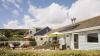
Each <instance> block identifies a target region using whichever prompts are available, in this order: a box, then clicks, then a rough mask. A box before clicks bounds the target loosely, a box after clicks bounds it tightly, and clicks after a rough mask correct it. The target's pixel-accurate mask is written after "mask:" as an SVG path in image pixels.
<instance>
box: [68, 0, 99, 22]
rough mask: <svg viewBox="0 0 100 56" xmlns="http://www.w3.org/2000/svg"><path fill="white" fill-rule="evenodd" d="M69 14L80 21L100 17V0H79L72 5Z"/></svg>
mask: <svg viewBox="0 0 100 56" xmlns="http://www.w3.org/2000/svg"><path fill="white" fill-rule="evenodd" d="M69 13H70V14H71V15H72V16H74V17H76V18H77V20H78V21H81V20H85V19H88V18H91V17H95V16H98V15H100V0H78V1H76V2H75V3H73V4H72V6H71V8H70V9H69Z"/></svg>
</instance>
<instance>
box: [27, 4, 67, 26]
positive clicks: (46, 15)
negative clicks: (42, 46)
mask: <svg viewBox="0 0 100 56" xmlns="http://www.w3.org/2000/svg"><path fill="white" fill-rule="evenodd" d="M67 10H68V9H67V7H64V6H62V5H59V4H57V3H52V4H51V5H50V6H48V7H46V8H37V7H35V6H33V5H31V4H30V5H29V10H28V11H29V13H30V14H31V15H32V16H33V17H34V18H35V19H37V20H38V21H37V23H36V24H38V25H40V26H41V24H42V25H44V26H47V25H49V26H54V25H55V26H57V25H59V24H62V23H64V22H65V21H66V20H67V12H68V11H67ZM60 26H61V25H60Z"/></svg>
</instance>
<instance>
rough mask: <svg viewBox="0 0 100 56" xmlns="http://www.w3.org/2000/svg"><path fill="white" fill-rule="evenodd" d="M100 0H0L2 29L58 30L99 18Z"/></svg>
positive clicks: (0, 26)
mask: <svg viewBox="0 0 100 56" xmlns="http://www.w3.org/2000/svg"><path fill="white" fill-rule="evenodd" d="M99 5H100V0H0V28H1V29H27V28H33V27H46V26H49V27H51V28H59V27H62V26H66V25H69V24H71V23H72V22H71V18H74V17H75V18H76V22H79V21H83V20H86V19H88V18H92V17H95V16H100V7H99Z"/></svg>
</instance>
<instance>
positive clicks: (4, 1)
mask: <svg viewBox="0 0 100 56" xmlns="http://www.w3.org/2000/svg"><path fill="white" fill-rule="evenodd" d="M1 1H2V5H3V6H4V8H8V5H9V4H14V5H15V6H16V7H17V8H18V9H20V5H19V4H20V3H21V2H22V1H21V0H1Z"/></svg>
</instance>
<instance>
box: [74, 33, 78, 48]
mask: <svg viewBox="0 0 100 56" xmlns="http://www.w3.org/2000/svg"><path fill="white" fill-rule="evenodd" d="M74 49H78V34H74Z"/></svg>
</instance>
